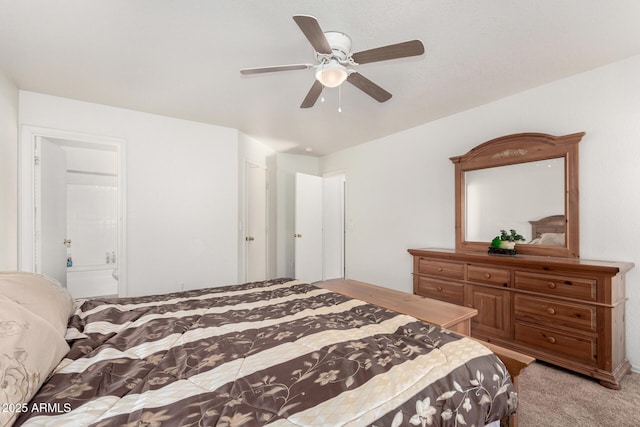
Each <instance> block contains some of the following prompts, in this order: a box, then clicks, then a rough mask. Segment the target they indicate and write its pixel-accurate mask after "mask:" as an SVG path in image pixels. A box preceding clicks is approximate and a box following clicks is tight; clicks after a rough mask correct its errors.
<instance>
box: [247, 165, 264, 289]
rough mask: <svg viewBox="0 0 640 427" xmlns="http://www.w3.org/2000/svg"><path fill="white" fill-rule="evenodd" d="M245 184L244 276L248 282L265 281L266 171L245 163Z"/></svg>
mask: <svg viewBox="0 0 640 427" xmlns="http://www.w3.org/2000/svg"><path fill="white" fill-rule="evenodd" d="M246 182H247V221H246V227H245V228H246V230H245V238H244V240H245V248H246V252H245V253H246V266H247V267H246V274H247V281H248V282H257V281H260V280H266V279H267V170H266V169H265V168H263V167H261V166H258V165H255V164H253V163H247V167H246Z"/></svg>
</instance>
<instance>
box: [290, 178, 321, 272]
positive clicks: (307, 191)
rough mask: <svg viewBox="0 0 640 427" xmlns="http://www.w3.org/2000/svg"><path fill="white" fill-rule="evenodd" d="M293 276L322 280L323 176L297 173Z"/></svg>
mask: <svg viewBox="0 0 640 427" xmlns="http://www.w3.org/2000/svg"><path fill="white" fill-rule="evenodd" d="M294 238H295V261H294V263H295V269H294V270H295V276H296V277H295V278H296V279H300V280H304V281H307V282H310V283H312V282H318V281H320V280H322V177H319V176H313V175H306V174H303V173H297V174H296V200H295V232H294Z"/></svg>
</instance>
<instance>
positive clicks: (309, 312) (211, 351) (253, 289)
mask: <svg viewBox="0 0 640 427" xmlns="http://www.w3.org/2000/svg"><path fill="white" fill-rule="evenodd" d="M14 276H15V275H14ZM18 277H20V278H21V279H22V281H23V282H25V281H26V282H28V281H36V282H38V283H39V286H40V288H41V289H45V288H46V289H48V290H49V292H48V294H47V297H46V299H47V301H48V302H49V303H48V304H44V305H45V306H51V305H52V301H53V299H52V297H51V296H50V295H54V296H55V297H56V298H57V299H58V301H57V304H58V303H59V304H58V305H60V306H61V309H60V312H61V313H62V314H61V313H57V314H56V313H49V312H47V313H45V314H47V316H46V317H47V318H43V317H41V316H40V314H42V313H38V311H39V308H38V307H35V305H34V304H33V303H32V302H30V301H27V299H28V298H26V297H25V296H24V295H22V296H18V297H16V295H13V296H11V295H9V296H8V297H7V296H6V294H7V293H9V292H7V291H6V289H5V288H9V289H10V288H11V286H5V285H6V283H7V278H11V276H10V275H9V276H6V275H5V277H2V276H0V293H4V294H5V296H3V295H1V294H0V297H3V298H4V300H0V304H3V308H4V307H5V305H11V307H12V309H14V311H15V310H18V309H25V310H22V311H27V312H28V313H26V314H25V313H22V311H20V310H18V311H20V313H21V315H30V317H29V318H28V320H15V319H16V318H14V320H11V319H7V316H5V315H4V313H5V312H7V311H6V310H4V309H3V310H2V311H1V313H3V314H0V322H16V323H15V324H11V325H7V327H5V328H3V329H0V340H2V339H3V335H2V331H5V332H6V331H10V332H11V333H12V335H7V334H6V333H5V335H7V336H9V337H10V338H11V337H12V339H14V342H13V344H12V345H13V346H14V351H13V352H11V351H5V350H8V349H9V347H8V345H9V344H8V343H7V342H5V341H0V343H2V350H3V351H1V352H0V353H4V354H0V356H1V357H2V359H0V361H1V362H2V365H0V368H1V369H3V371H2V372H1V373H0V374H2V375H3V378H4V376H6V374H7V371H8V370H7V369H6V368H7V367H8V366H13V371H16V370H17V371H20V375H14V376H15V377H24V378H25V379H26V384H28V386H24V387H22V388H21V387H20V385H19V384H13V383H12V387H13V388H12V389H11V393H5V391H6V390H3V391H2V392H3V393H4V394H1V395H0V397H1V398H2V399H5V400H3V401H2V404H3V406H4V409H5V410H4V411H3V412H2V413H0V416H1V417H2V418H0V425H4V424H3V422H4V423H5V424H8V425H11V423H15V425H16V426H69V425H73V426H84V425H91V426H96V427H104V426H142V425H145V426H161V425H168V426H178V425H185V426H187V425H188V426H253V425H266V424H268V425H271V426H312V425H322V426H329V425H349V426H351V425H353V426H355V425H372V426H394V427H397V426H412V425H423V426H424V425H434V426H439V425H442V426H449V425H451V426H453V425H468V426H471V425H475V426H482V425H486V424H489V423H491V422H497V421H498V420H501V419H505V418H506V417H507V416H508V415H510V414H513V413H514V412H515V410H516V407H517V394H516V392H515V388H514V385H513V383H512V381H511V378H510V376H509V373H508V372H507V370H506V368H505V366H504V365H503V363H502V362H501V361H500V359H498V357H497V356H496V355H495V354H494V353H492V352H491V351H490V350H489V349H488V348H487V347H485V346H483V345H482V344H480V343H478V342H477V341H475V340H473V339H470V338H468V337H463V336H460V335H457V334H455V333H453V332H451V331H449V330H446V329H442V328H440V327H437V326H435V325H431V324H428V323H425V322H422V321H419V320H417V319H416V318H413V317H411V316H408V315H404V314H400V313H397V312H394V311H390V310H387V309H385V308H382V307H379V306H376V305H372V304H369V303H366V302H364V301H361V300H358V299H353V298H349V297H347V296H345V295H342V294H338V293H335V292H332V291H330V290H328V289H324V288H320V287H317V286H314V285H312V284H308V283H305V282H302V281H298V280H291V279H278V280H270V281H265V282H258V283H247V284H241V285H234V286H226V287H217V288H208V289H201V290H192V291H186V292H180V293H172V294H164V295H154V296H146V297H136V298H114V299H93V300H88V301H84V302H83V303H82V304H81V305H79V306H78V307H76V306H75V302H73V300H72V299H70V297H68V295H65V293H64V290H63V289H62V288H61V287H59V286H57V284H55V283H52V282H51V281H48V279H46V278H44V277H43V276H36V275H27V274H24V273H23V274H22V276H20V275H18ZM10 281H11V280H9V282H10ZM47 281H48V282H49V284H48V285H47V286H48V287H47V286H45V285H44V284H43V283H45V282H47ZM14 287H15V285H14ZM40 288H39V289H40ZM14 291H15V290H14ZM23 292H24V291H23ZM38 293H40V294H42V293H43V292H42V291H41V290H39V291H38ZM25 301H26V302H25ZM49 311H51V310H49ZM7 313H8V312H7ZM16 313H17V312H15V313H14V312H12V314H11V315H13V316H15V315H16ZM65 316H70V318H69V321H68V324H66V325H64V326H63V327H61V322H62V321H63V319H64V317H65ZM0 324H4V323H0ZM44 330H46V333H44V332H43V331H44ZM34 331H38V332H39V334H40V335H39V336H38V337H37V338H36V339H32V340H31V341H29V340H28V339H25V338H24V336H23V335H24V334H27V333H29V332H34ZM21 334H22V335H21ZM45 336H46V337H48V341H46V342H45V340H44V337H45ZM16 337H19V338H16ZM5 338H6V337H5ZM63 338H64V339H63ZM15 339H18V341H15ZM20 340H22V341H20ZM25 342H27V343H28V344H29V345H30V346H31V347H30V348H29V349H28V350H25V349H24V348H22V347H21V346H23V347H24V343H25ZM16 343H17V344H16ZM67 345H68V346H67ZM16 348H17V349H18V350H15V349H16ZM21 348H22V350H20V349H21ZM45 355H46V357H45V359H46V360H44V361H42V362H41V361H39V360H38V359H39V358H40V356H43V357H44V356H45ZM55 359H58V361H59V363H58V361H56V360H55ZM60 359H61V360H60ZM36 361H38V363H35V362H36ZM40 362H41V363H40ZM34 363H35V364H36V365H38V366H37V367H34V366H32V365H34ZM36 368H37V369H39V371H37V370H35V369H36ZM47 369H50V371H49V372H50V374H49V372H47V371H46V370H47ZM34 370H35V371H34ZM13 371H12V372H13ZM47 376H48V378H47ZM45 379H46V381H45ZM0 383H1V381H0ZM17 390H24V393H22V392H18V391H17ZM36 390H37V391H36ZM17 397H19V398H20V399H22V400H18V401H15V402H13V401H11V402H10V401H9V400H7V399H11V398H17Z"/></svg>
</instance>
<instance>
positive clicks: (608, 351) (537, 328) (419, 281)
mask: <svg viewBox="0 0 640 427" xmlns="http://www.w3.org/2000/svg"><path fill="white" fill-rule="evenodd" d="M409 253H410V254H411V255H413V258H414V263H413V290H414V293H415V294H417V295H422V296H426V297H429V298H434V299H438V300H441V301H447V302H450V303H454V304H458V305H465V306H467V307H471V308H475V309H477V310H478V315H477V316H476V317H474V318H473V319H472V322H471V334H472V336H473V337H476V338H479V339H481V340H484V341H488V342H492V343H496V344H499V345H501V346H504V347H507V348H512V349H514V350H517V351H520V352H523V353H526V354H529V355H531V356H533V357H536V358H538V359H540V360H544V361H547V362H549V363H553V364H556V365H558V366H562V367H565V368H567V369H571V370H574V371H576V372H580V373H583V374H586V375H590V376H592V377H594V378H597V379H598V380H600V383H601V384H602V385H604V386H606V387H610V388H614V389H619V388H620V380H621V379H622V377H623V376H624V375H625V374H626V373H627V372H629V370H630V368H631V365H630V364H629V362H628V361H627V359H626V356H625V281H624V276H625V273H626V272H627V271H629V270H630V269H631V268H633V266H634V265H633V263H628V262H606V261H587V260H583V259H577V258H554V257H543V256H533V255H516V256H502V255H488V254H486V253H482V252H471V251H456V250H451V249H409Z"/></svg>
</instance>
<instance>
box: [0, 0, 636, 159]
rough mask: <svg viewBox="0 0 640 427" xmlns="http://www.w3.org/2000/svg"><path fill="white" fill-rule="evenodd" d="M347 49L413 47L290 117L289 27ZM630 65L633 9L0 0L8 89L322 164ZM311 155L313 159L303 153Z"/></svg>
mask: <svg viewBox="0 0 640 427" xmlns="http://www.w3.org/2000/svg"><path fill="white" fill-rule="evenodd" d="M295 14H308V15H313V16H315V17H317V18H318V20H319V22H320V25H321V27H322V29H323V30H324V31H329V30H337V31H342V32H345V33H347V34H349V36H351V38H352V40H353V51H355V52H357V51H361V50H366V49H370V48H374V47H378V46H383V45H387V44H392V43H397V42H401V41H405V40H411V39H421V40H422V41H423V42H424V45H425V49H426V53H425V55H423V56H419V57H414V58H408V59H399V60H392V61H386V62H378V63H372V64H366V65H362V66H359V67H358V68H357V69H358V71H359V72H361V73H362V74H363V75H364V76H366V77H367V78H369V79H371V80H372V81H374V82H375V83H377V84H378V85H380V86H381V87H383V88H384V89H386V90H388V91H389V92H391V93H392V94H393V97H392V98H391V100H389V101H388V102H386V103H382V104H381V103H378V102H376V101H374V100H373V99H372V98H370V97H369V96H367V95H365V94H364V93H363V92H361V91H359V90H358V89H356V88H355V87H354V86H352V85H350V84H345V85H343V87H342V93H341V98H342V113H339V112H338V111H337V109H338V90H337V89H325V90H324V92H323V95H324V97H325V102H323V103H320V102H318V103H317V104H316V105H315V106H314V107H313V108H310V109H300V108H299V105H300V103H301V102H302V100H303V98H304V96H305V95H306V93H307V91H308V90H309V88H310V87H311V84H312V83H313V78H314V77H313V70H297V71H286V72H279V73H270V74H261V75H253V76H240V73H239V70H240V69H241V68H249V67H260V66H268V65H282V64H292V63H310V62H313V60H314V56H313V49H312V48H311V46H310V45H309V43H308V41H307V40H306V38H305V37H304V35H303V34H302V32H301V31H300V29H299V28H298V27H297V25H296V24H295V22H294V21H293V19H292V18H291V17H292V15H295ZM636 54H640V1H637V0H609V1H606V2H605V1H602V0H563V1H553V0H492V1H488V0H487V1H477V0H476V1H466V0H403V1H400V0H395V1H393V0H349V1H347V0H325V1H321V2H320V1H317V0H315V1H309V0H270V1H267V0H215V1H214V0H180V1H178V0H57V1H50V0H0V70H2V71H4V73H5V74H6V75H7V76H8V77H9V78H11V79H13V80H14V81H15V83H16V84H17V86H18V87H19V88H20V89H24V90H29V91H34V92H40V93H45V94H51V95H56V96H62V97H68V98H74V99H79V100H84V101H89V102H95V103H100V104H106V105H112V106H116V107H123V108H129V109H134V110H140V111H146V112H150V113H156V114H162V115H167V116H173V117H178V118H182V119H187V120H194V121H198V122H205V123H211V124H215V125H221V126H228V127H232V128H237V129H239V130H240V131H242V132H244V133H246V134H248V135H250V136H252V137H254V138H256V139H258V140H260V141H262V142H264V143H266V144H268V145H271V146H272V147H273V148H275V149H276V150H279V151H286V152H291V153H298V154H312V155H324V154H327V153H330V152H333V151H336V150H339V149H342V148H345V147H348V146H351V145H355V144H359V143H362V142H366V141H370V140H372V139H376V138H379V137H382V136H385V135H389V134H392V133H395V132H398V131H400V130H403V129H407V128H410V127H414V126H417V125H420V124H423V123H426V122H429V121H432V120H434V119H437V118H440V117H444V116H447V115H450V114H454V113H456V112H460V111H463V110H467V109H469V108H473V107H475V106H478V105H482V104H486V103H488V102H491V101H494V100H496V99H499V98H502V97H505V96H508V95H511V94H514V93H518V92H521V91H524V90H527V89H529V88H532V87H535V86H539V85H542V84H544V83H547V82H550V81H553V80H557V79H559V78H563V77H566V76H569V75H572V74H576V73H580V72H582V71H586V70H589V69H592V68H595V67H598V66H601V65H604V64H608V63H611V62H615V61H617V60H620V59H623V58H626V57H629V56H633V55H636ZM306 148H311V149H312V150H313V151H312V152H311V153H309V152H306V151H305V149H306Z"/></svg>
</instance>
